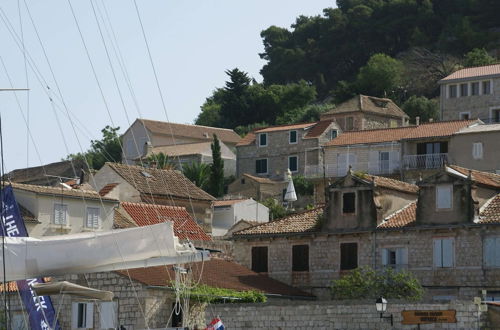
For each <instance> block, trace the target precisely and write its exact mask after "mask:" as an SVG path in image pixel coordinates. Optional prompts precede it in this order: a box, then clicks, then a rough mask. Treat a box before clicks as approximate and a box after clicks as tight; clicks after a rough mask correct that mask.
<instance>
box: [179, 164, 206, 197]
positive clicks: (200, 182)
mask: <svg viewBox="0 0 500 330" xmlns="http://www.w3.org/2000/svg"><path fill="white" fill-rule="evenodd" d="M182 173H183V174H184V176H185V177H186V178H188V179H189V180H191V182H193V183H194V184H195V185H196V186H197V187H200V188H201V189H203V190H205V191H208V188H209V185H210V166H209V165H208V164H204V163H197V162H192V163H187V164H184V165H183V166H182Z"/></svg>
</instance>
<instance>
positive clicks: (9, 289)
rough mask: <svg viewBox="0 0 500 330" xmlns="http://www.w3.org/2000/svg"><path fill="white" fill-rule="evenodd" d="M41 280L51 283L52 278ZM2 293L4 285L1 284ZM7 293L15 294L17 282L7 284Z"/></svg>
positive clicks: (0, 290)
mask: <svg viewBox="0 0 500 330" xmlns="http://www.w3.org/2000/svg"><path fill="white" fill-rule="evenodd" d="M43 280H44V281H45V283H48V282H51V281H52V278H51V277H44V278H43ZM3 291H4V285H3V283H0V292H3ZM7 292H17V282H15V281H13V282H7Z"/></svg>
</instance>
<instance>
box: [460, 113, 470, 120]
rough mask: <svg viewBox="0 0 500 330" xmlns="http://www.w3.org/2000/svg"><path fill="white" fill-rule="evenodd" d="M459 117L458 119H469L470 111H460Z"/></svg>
mask: <svg viewBox="0 0 500 330" xmlns="http://www.w3.org/2000/svg"><path fill="white" fill-rule="evenodd" d="M459 119H460V120H467V119H470V112H468V111H467V112H460V115H459Z"/></svg>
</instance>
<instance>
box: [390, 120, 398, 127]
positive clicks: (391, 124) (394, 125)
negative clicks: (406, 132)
mask: <svg viewBox="0 0 500 330" xmlns="http://www.w3.org/2000/svg"><path fill="white" fill-rule="evenodd" d="M389 127H391V128H394V127H398V122H397V120H394V119H391V120H390V121H389Z"/></svg>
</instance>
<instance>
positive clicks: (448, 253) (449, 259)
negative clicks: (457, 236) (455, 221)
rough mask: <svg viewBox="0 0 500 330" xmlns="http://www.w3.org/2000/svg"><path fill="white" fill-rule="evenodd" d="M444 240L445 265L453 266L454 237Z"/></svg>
mask: <svg viewBox="0 0 500 330" xmlns="http://www.w3.org/2000/svg"><path fill="white" fill-rule="evenodd" d="M442 242H443V243H442V244H443V245H442V249H443V252H442V255H443V267H453V239H452V238H445V239H443V240H442Z"/></svg>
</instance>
